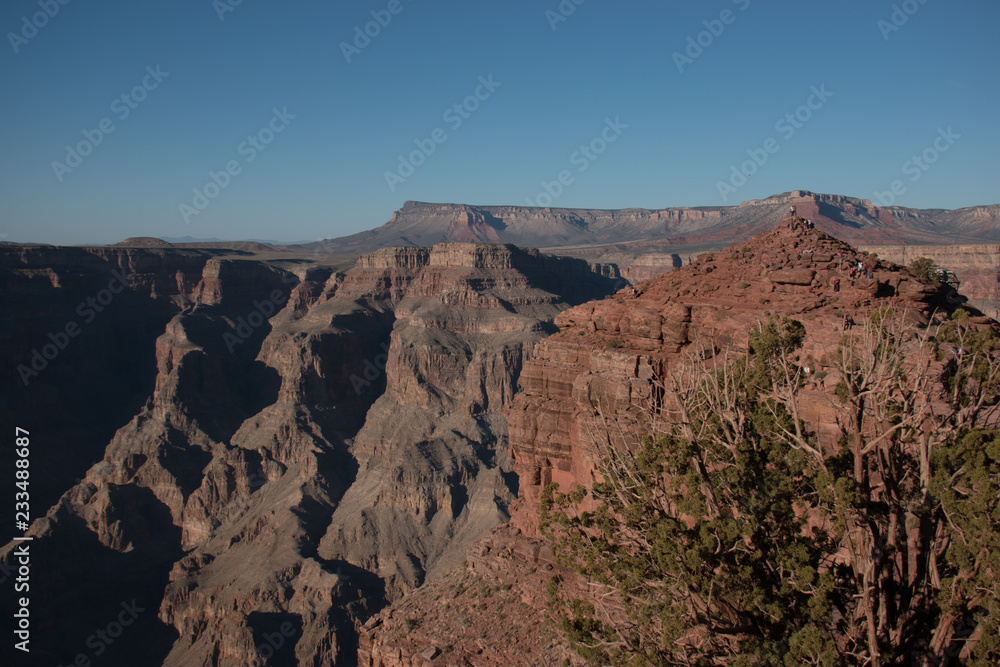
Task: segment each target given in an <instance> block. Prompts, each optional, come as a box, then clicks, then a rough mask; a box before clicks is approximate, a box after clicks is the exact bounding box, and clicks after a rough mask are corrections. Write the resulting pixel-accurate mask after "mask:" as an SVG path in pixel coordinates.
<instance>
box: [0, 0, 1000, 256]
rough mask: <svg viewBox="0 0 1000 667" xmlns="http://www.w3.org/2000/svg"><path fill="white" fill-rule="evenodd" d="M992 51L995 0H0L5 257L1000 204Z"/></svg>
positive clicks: (997, 53)
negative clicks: (452, 229)
mask: <svg viewBox="0 0 1000 667" xmlns="http://www.w3.org/2000/svg"><path fill="white" fill-rule="evenodd" d="M63 1H66V0H63ZM237 2H238V3H239V4H236V3H237ZM578 2H579V3H580V4H576V3H578ZM894 4H895V6H896V8H897V9H896V10H895V16H894V7H893V5H894ZM560 7H561V8H562V9H561V10H560ZM46 8H47V11H48V12H49V14H52V15H51V16H48V15H46V14H45V11H46ZM393 11H395V13H393ZM372 12H375V14H374V16H373V14H372ZM378 19H381V21H382V23H384V24H385V25H384V26H383V25H379V24H378V23H370V22H373V21H376V20H378ZM894 19H895V21H894ZM904 20H905V21H904ZM880 21H881V22H882V23H880ZM369 23H370V24H369ZM366 24H369V25H367V26H366ZM39 26H40V27H39ZM366 28H367V31H368V32H369V33H370V34H374V35H375V36H374V37H367V36H366V37H359V34H363V33H364V31H365V30H366ZM998 28H1000V3H998V2H996V1H995V0H950V1H949V2H945V1H944V0H906V2H900V1H899V0H896V2H891V1H888V0H886V1H879V0H846V1H844V0H841V1H838V2H817V1H816V0H800V1H798V2H790V1H787V0H785V1H771V2H764V0H711V1H699V2H663V1H662V0H657V1H646V0H641V1H633V2H624V1H620V2H612V1H611V0H582V1H581V0H575V1H574V0H562V2H561V3H560V1H559V0H532V1H528V0H506V1H503V2H476V1H471V2H470V1H468V0H466V1H465V2H459V1H458V0H439V1H431V0H366V1H353V0H347V1H344V2H332V1H328V0H327V1H320V0H290V1H289V0H286V1H285V2H277V1H276V0H242V1H241V2H240V0H215V1H214V2H213V0H170V1H167V0H162V1H160V2H153V1H150V0H145V1H137V0H68V3H67V4H65V5H64V4H60V0H5V1H4V2H3V3H2V7H0V30H2V32H3V34H4V39H3V43H2V44H0V82H2V88H0V90H2V95H0V121H2V122H0V238H5V239H6V240H9V241H25V242H27V241H33V242H47V243H64V244H78V243H113V242H116V241H119V240H122V239H124V238H126V237H129V236H159V237H183V236H193V237H199V238H223V239H248V238H260V239H273V240H278V241H289V242H290V241H302V240H304V241H313V240H317V239H320V238H330V237H336V236H342V235H346V234H351V233H354V232H357V231H361V230H364V229H370V228H372V227H375V226H378V225H381V224H383V223H384V222H386V221H387V220H388V219H389V218H390V216H391V215H392V212H393V211H394V210H396V209H397V208H399V207H400V206H402V204H403V202H404V201H406V200H419V201H431V202H458V203H468V204H520V205H526V204H527V203H528V202H529V200H530V201H531V202H538V201H539V195H544V196H543V197H542V198H541V202H540V203H542V204H546V203H550V202H551V205H552V206H559V207H581V208H622V207H633V206H634V207H644V208H661V207H668V206H704V205H720V204H735V203H739V202H740V201H742V200H745V199H755V198H761V197H766V196H768V195H771V194H777V193H781V192H786V191H789V190H794V189H807V190H813V191H816V192H825V193H832V194H844V195H850V196H856V197H862V198H874V195H875V193H876V192H888V191H889V190H890V188H891V184H892V183H893V181H899V182H900V183H901V184H902V185H903V187H902V188H901V194H898V195H892V197H893V198H894V200H895V201H896V203H898V204H900V205H904V206H912V207H920V208H959V207H963V206H971V205H977V204H992V203H998V202H1000V193H998V187H997V184H998V182H1000V180H998V171H1000V169H998V158H1000V130H998V109H1000V94H998V89H1000V77H998V65H1000V40H998V39H997V37H996V35H997V30H998ZM713 33H714V34H713ZM689 38H690V40H691V41H689ZM698 42H701V45H698ZM345 44H349V45H350V47H349V48H347V47H345ZM692 44H694V46H692ZM675 54H680V55H675ZM484 81H485V82H486V84H484V83H482V82H484ZM813 90H816V91H819V92H820V93H821V94H820V95H816V94H815V93H814V92H813ZM477 93H478V98H477V97H476V95H477ZM123 95H124V96H125V97H124V98H123ZM456 104H458V105H459V107H458V109H457V110H456V109H455V105H456ZM810 104H811V106H812V108H810V106H809V105H810ZM786 114H791V115H792V116H791V119H790V120H789V119H788V118H786ZM293 116H294V117H293ZM277 130H280V131H277ZM769 139H770V140H771V141H770V142H768V140H769ZM268 142H269V143H268ZM67 147H69V148H70V150H67ZM581 147H583V148H584V150H581ZM432 149H433V152H432ZM767 149H770V151H769V150H767ZM414 151H416V153H414ZM401 155H402V156H403V158H404V160H405V164H402V165H401V164H400V156H401ZM754 156H756V158H757V163H756V164H755V163H748V164H743V163H744V162H746V161H747V160H751V159H752V157H754ZM913 156H917V157H918V158H920V161H919V162H914V161H912V160H911V158H913ZM921 156H923V157H924V158H926V159H928V160H929V161H930V162H929V163H928V162H924V161H923V158H921ZM54 163H55V164H54ZM414 163H417V165H418V166H415V164H414ZM227 167H229V168H230V169H231V171H230V173H226V170H227ZM411 168H412V173H411ZM734 168H735V169H736V170H737V171H738V170H739V169H741V168H742V169H744V171H745V172H746V173H749V176H744V175H741V174H735V175H734V173H733V170H734ZM387 172H388V173H389V174H391V176H388V177H387ZM211 173H214V174H215V179H214V181H215V182H214V183H213V179H212V177H211V175H210V174H211ZM560 174H562V178H563V183H559V178H560ZM543 182H544V183H547V184H548V188H547V189H548V192H547V191H546V188H545V187H544V186H543ZM723 184H724V185H723ZM730 188H732V189H730ZM196 189H197V190H198V191H199V192H200V193H201V194H196V193H195V192H194V191H195V190H196ZM882 203H888V202H887V201H883V202H882ZM3 235H6V236H3Z"/></svg>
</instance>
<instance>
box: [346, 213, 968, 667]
mask: <svg viewBox="0 0 1000 667" xmlns="http://www.w3.org/2000/svg"><path fill="white" fill-rule="evenodd" d="M859 261H860V262H862V263H867V264H870V265H871V267H872V272H873V277H872V278H871V279H868V278H867V277H865V278H857V279H851V278H850V277H849V275H848V269H849V267H850V266H851V265H856V263H857V262H859ZM838 279H839V281H840V290H839V291H837V290H835V289H834V281H835V280H838ZM640 291H641V294H640V295H639V296H638V298H632V297H631V294H630V290H623V291H622V292H619V293H618V294H617V295H616V296H614V297H613V298H612V297H609V298H605V299H604V300H600V301H593V302H590V303H586V304H583V305H580V306H577V307H576V308H572V309H570V310H567V311H566V312H564V313H562V314H560V315H559V317H558V318H556V324H557V325H558V327H559V333H557V334H555V335H553V336H551V337H550V338H547V339H546V340H544V341H543V342H541V343H540V344H539V345H538V346H536V348H535V354H534V355H533V357H532V359H531V361H529V362H528V363H527V365H526V366H525V368H524V371H523V372H522V373H521V376H520V391H519V393H518V394H517V396H516V397H515V399H514V401H513V403H512V404H511V407H510V408H509V409H508V410H507V412H506V414H507V420H508V428H509V433H510V445H511V454H512V456H513V458H514V461H515V471H516V472H517V473H518V477H519V480H520V487H519V493H518V501H517V503H516V505H515V507H514V509H513V512H512V514H513V516H512V520H511V522H510V523H509V524H508V525H505V526H503V527H500V528H498V529H497V530H495V531H494V532H493V533H492V534H491V535H490V536H489V537H487V538H486V539H484V540H482V541H480V542H479V543H477V544H476V545H475V546H474V547H473V548H472V549H471V550H470V553H469V557H468V563H467V565H466V567H464V568H460V569H459V570H457V571H455V572H453V573H451V574H449V575H448V577H446V578H444V579H442V580H440V581H439V582H436V583H434V584H432V585H430V586H428V587H426V588H422V589H420V590H419V591H417V593H415V594H413V595H412V596H410V597H408V598H406V599H405V600H404V601H403V603H401V604H398V605H394V606H393V607H391V608H389V609H388V610H386V611H384V612H383V613H381V614H379V615H378V616H377V617H376V618H375V619H373V620H372V621H371V622H370V623H369V625H368V626H367V627H366V631H365V633H364V635H363V637H362V658H363V661H362V664H366V665H372V666H374V667H398V666H402V665H409V664H442V665H491V664H505V665H534V664H559V663H561V662H562V661H563V660H567V659H568V660H569V661H570V663H571V664H582V661H581V660H580V659H579V657H578V656H574V655H571V654H569V652H568V651H567V643H566V641H565V639H564V638H560V636H559V633H558V631H556V630H555V628H556V626H557V619H555V618H553V617H552V616H551V615H550V614H549V613H548V611H547V609H548V608H549V606H550V604H549V601H548V594H547V592H546V588H547V585H548V582H549V581H550V580H551V579H552V577H553V576H556V575H558V576H559V577H561V578H562V579H563V583H562V584H561V587H563V589H564V591H566V590H568V591H569V592H568V593H563V594H565V595H566V596H567V599H572V598H573V597H584V598H586V597H587V596H588V595H589V594H588V589H587V586H586V582H583V581H579V580H578V579H577V578H576V577H575V576H574V575H573V574H572V573H570V572H566V571H561V570H560V569H559V568H558V567H555V566H554V562H553V559H552V556H551V551H550V547H549V545H548V543H547V542H546V540H544V539H543V538H541V537H540V536H539V534H538V531H537V523H538V517H539V499H540V495H541V491H542V489H543V488H544V486H545V485H547V484H549V483H550V482H557V483H558V484H559V485H560V486H561V487H563V488H564V489H567V488H571V487H572V486H574V485H576V484H584V485H586V486H589V485H590V484H592V483H593V481H594V476H595V463H596V459H597V456H598V455H597V447H596V446H595V438H597V439H599V438H601V436H602V434H603V433H604V432H605V431H606V429H607V428H608V426H607V424H608V423H610V424H615V425H616V428H622V429H623V430H625V431H628V429H629V425H630V424H638V423H643V421H642V420H643V415H644V413H643V410H644V409H645V408H646V407H647V406H648V405H649V403H650V397H651V395H652V394H653V392H655V391H656V390H657V389H656V387H657V385H656V380H657V379H658V378H662V377H664V375H665V373H666V372H667V371H668V369H669V368H670V367H671V366H672V365H673V364H674V363H676V362H677V361H678V360H679V359H680V358H681V357H682V356H683V355H685V354H687V353H690V352H691V351H692V350H706V351H707V353H708V354H712V353H713V352H716V351H719V350H722V349H725V348H731V349H734V350H740V349H742V348H743V347H744V346H745V345H746V342H747V334H748V332H749V330H750V328H751V327H752V326H753V325H754V324H755V323H756V322H758V321H760V320H762V319H764V318H765V317H766V315H767V314H768V313H778V314H781V315H787V316H790V317H793V318H795V319H796V320H799V321H801V322H802V323H803V324H804V325H805V328H806V331H807V335H806V339H805V343H804V347H803V349H802V351H801V354H802V357H803V365H808V366H809V367H810V368H811V369H812V370H813V371H814V372H813V373H812V374H811V375H810V376H809V380H808V382H807V386H806V388H805V389H804V390H803V392H802V394H801V399H800V400H801V405H802V407H803V408H804V409H805V414H804V415H803V417H804V419H805V420H806V421H807V422H808V423H810V424H813V425H815V426H816V428H817V435H818V437H819V438H820V439H822V440H826V441H827V442H831V441H836V440H837V439H838V437H839V430H838V428H837V425H836V423H835V420H834V408H833V404H832V398H831V394H832V388H833V386H834V385H835V384H836V382H837V377H836V373H835V371H834V368H833V361H834V360H833V358H832V356H831V355H833V354H834V353H835V352H834V351H835V349H836V345H837V340H838V339H839V337H840V336H841V335H842V327H843V323H844V317H845V315H851V316H852V317H853V318H854V319H855V320H857V321H858V322H861V321H863V320H864V318H865V317H866V316H867V314H868V313H870V312H871V311H872V310H873V309H875V308H876V307H879V306H884V305H889V306H892V307H894V308H896V309H898V310H901V311H905V312H906V313H907V314H908V317H909V318H911V320H912V321H914V322H918V323H920V322H923V323H926V322H927V321H928V319H929V318H930V317H932V316H933V313H934V309H935V308H948V307H949V306H948V295H947V294H944V293H941V292H939V291H938V290H937V289H935V288H932V287H929V286H926V285H924V284H921V283H920V282H919V281H917V280H916V279H914V278H913V277H912V276H911V275H910V274H909V273H908V272H907V271H906V270H905V269H902V268H900V267H898V266H895V265H892V264H889V263H887V262H885V261H883V260H879V259H877V258H875V257H874V256H871V255H866V254H864V253H862V252H860V251H858V250H856V249H854V248H852V247H850V246H848V245H847V244H845V243H843V242H841V241H839V240H836V239H834V238H833V237H831V236H829V235H827V234H825V233H824V232H821V231H818V230H813V231H794V232H793V231H792V230H791V229H790V228H789V225H788V222H787V221H786V223H783V224H782V225H781V226H779V227H778V228H776V229H773V230H771V231H767V232H764V233H762V234H760V235H758V236H756V237H754V238H753V239H751V240H750V241H748V242H747V243H745V244H742V245H734V246H732V247H730V248H728V249H726V250H723V251H720V252H715V253H707V254H704V255H702V256H700V257H699V258H698V259H697V260H696V261H695V262H693V263H692V264H690V265H689V266H685V267H684V268H683V269H680V270H678V271H676V272H674V273H670V274H667V275H663V276H661V277H659V278H656V279H654V280H651V281H648V282H646V283H644V284H642V285H641V286H640ZM470 587H471V588H473V589H476V588H479V589H481V590H482V591H484V593H481V594H480V595H478V596H477V595H475V594H473V595H471V596H470V594H469V592H468V589H469V588H470ZM486 612H488V613H489V614H490V618H494V619H498V618H499V619H503V622H502V624H501V627H502V628H503V629H504V630H505V631H506V632H508V633H509V634H512V635H514V636H517V637H519V638H528V637H532V636H533V635H534V636H537V637H538V640H537V641H532V640H531V639H525V640H522V641H518V642H516V643H515V642H510V641H509V640H505V639H504V638H503V637H502V636H500V635H499V634H498V632H497V631H496V630H495V629H494V628H493V626H492V625H491V623H490V622H489V621H488V620H486V619H484V618H483V616H482V615H483V613H486ZM414 618H419V619H420V625H419V626H418V627H410V626H412V625H413V623H412V621H411V620H409V619H414ZM536 628H542V629H541V630H540V631H538V632H537V633H536ZM481 633H486V636H487V637H488V638H489V639H488V641H486V642H483V641H482V640H480V639H479V637H478V635H479V634H481ZM431 655H439V657H436V658H435V659H434V661H433V662H429V663H428V662H425V660H426V658H427V656H431ZM411 660H412V661H413V662H411Z"/></svg>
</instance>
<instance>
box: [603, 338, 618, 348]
mask: <svg viewBox="0 0 1000 667" xmlns="http://www.w3.org/2000/svg"><path fill="white" fill-rule="evenodd" d="M621 346H622V342H621V341H620V340H619V339H617V338H609V339H608V340H607V341H606V342H605V343H604V347H605V348H607V349H609V350H617V349H618V348H620V347H621Z"/></svg>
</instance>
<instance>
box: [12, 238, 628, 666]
mask: <svg viewBox="0 0 1000 667" xmlns="http://www.w3.org/2000/svg"><path fill="white" fill-rule="evenodd" d="M6 252H7V253H8V254H6V255H4V256H3V263H2V266H0V270H2V276H3V280H4V285H5V288H6V290H5V293H6V294H8V295H9V296H10V299H11V301H10V303H11V304H12V307H14V308H16V309H17V311H16V312H18V313H19V314H23V316H22V317H21V319H20V320H19V323H18V324H17V325H14V324H13V323H11V322H8V323H7V324H6V325H5V328H4V329H3V332H2V338H0V342H2V343H3V345H4V347H5V349H6V350H8V354H7V355H6V357H5V358H8V359H11V360H12V365H11V367H10V368H9V371H10V373H11V376H13V377H17V372H18V370H17V369H18V367H22V366H25V365H26V364H27V367H28V368H30V364H31V360H32V350H34V349H42V348H43V347H44V346H45V345H46V344H49V341H50V337H49V336H48V334H49V333H55V332H58V331H60V330H65V326H66V324H67V322H68V321H70V320H74V321H75V320H77V319H81V322H80V327H81V330H82V332H81V333H79V334H78V335H75V336H73V337H72V339H71V340H70V343H69V344H68V345H67V347H66V349H65V350H64V351H61V352H60V353H59V354H57V355H56V357H55V358H54V359H51V360H49V364H50V365H49V366H48V367H46V368H43V369H42V371H41V372H39V374H38V376H37V377H29V381H28V384H27V386H18V387H14V388H13V389H12V390H10V391H9V394H8V397H9V398H10V399H11V401H12V402H11V403H6V404H9V405H13V406H15V408H16V410H17V411H16V412H15V411H13V410H11V411H9V412H8V414H7V415H5V416H6V417H7V418H8V419H9V420H10V421H9V422H7V423H15V422H16V423H17V425H19V426H21V427H22V428H26V429H28V430H29V431H30V432H31V434H32V438H33V441H32V442H33V447H36V449H33V450H32V451H33V459H32V471H33V472H32V474H33V477H32V479H33V480H34V479H36V478H37V479H38V480H39V489H40V490H39V493H38V495H35V496H32V508H33V510H34V513H35V515H42V514H45V516H44V517H43V518H38V519H36V520H35V521H34V523H33V524H32V526H31V528H30V530H29V531H28V534H29V535H30V536H32V537H33V538H34V541H33V542H32V543H31V544H32V549H33V552H34V553H35V554H36V555H35V556H34V559H33V561H32V610H33V617H32V618H33V623H34V626H33V632H34V637H35V638H36V640H37V641H38V644H37V646H38V650H37V652H38V655H39V656H41V657H40V658H39V659H42V660H45V661H48V662H50V663H51V664H69V663H71V662H73V661H75V660H77V659H78V657H79V656H81V655H82V656H83V657H84V658H85V659H94V658H96V657H97V655H98V654H97V648H95V646H94V640H93V633H94V631H95V629H96V628H101V627H104V626H106V625H108V623H109V622H114V619H115V618H117V617H118V614H120V613H122V609H123V605H128V606H129V609H131V610H133V611H134V612H135V617H136V618H135V621H134V624H133V625H132V626H130V628H129V629H128V630H127V631H126V632H124V633H123V634H122V636H121V638H120V639H116V641H114V642H113V645H108V646H104V647H103V648H102V649H101V653H100V655H103V656H104V657H103V659H104V660H113V661H116V662H117V663H118V664H123V663H125V664H127V663H129V662H135V663H140V662H141V663H142V664H165V665H184V666H185V667H187V666H189V665H268V664H275V665H285V664H316V665H318V664H330V663H336V664H352V663H353V662H354V661H355V659H356V652H357V642H358V628H359V627H360V626H361V624H362V623H364V621H365V620H367V619H368V618H369V617H370V616H371V615H372V614H373V613H375V612H376V611H377V610H378V609H380V608H382V607H383V606H384V605H385V604H387V603H389V602H391V601H393V600H395V599H397V598H399V597H400V596H401V595H402V594H403V593H404V592H406V591H408V590H411V589H412V588H413V587H415V586H417V585H420V584H421V583H424V582H425V581H428V580H432V579H434V577H437V576H439V575H440V574H442V573H444V572H446V571H448V570H450V569H452V568H454V566H456V565H457V564H458V563H460V562H461V561H462V559H463V558H465V553H466V551H467V549H468V547H469V546H470V545H471V544H473V543H474V542H476V541H477V540H479V539H480V538H482V537H483V536H484V535H486V534H487V532H488V531H489V530H490V529H491V528H493V527H494V526H496V525H497V524H498V523H500V522H502V521H505V520H506V518H507V517H508V508H509V505H510V503H511V502H512V501H513V499H514V498H515V497H516V494H517V490H518V489H517V479H516V477H515V476H514V475H513V474H512V466H513V463H512V461H511V460H510V458H509V455H508V451H509V448H508V446H507V433H506V424H505V421H504V419H503V415H502V411H503V409H504V408H506V407H507V405H509V404H510V402H511V400H512V397H513V395H514V392H515V389H516V386H517V381H518V377H519V375H520V372H521V369H522V368H523V366H524V364H525V363H526V362H527V360H528V359H529V358H530V356H531V354H532V351H533V348H534V346H535V345H536V344H537V343H538V342H539V341H540V340H541V339H543V338H544V337H545V336H547V335H549V334H550V333H551V332H552V331H554V325H553V320H554V318H555V317H556V316H557V315H558V314H559V313H560V312H562V311H563V310H565V309H566V308H568V307H570V306H571V305H575V304H578V303H581V302H583V301H587V300H590V299H592V298H595V297H600V296H601V295H603V294H606V293H607V292H608V291H609V290H610V289H611V287H612V286H613V285H614V280H613V279H612V278H609V277H606V276H603V275H600V274H598V273H595V272H593V271H591V270H590V268H589V267H588V265H587V263H586V262H584V261H582V260H574V259H568V258H552V257H548V256H545V255H541V254H539V253H537V252H536V251H525V250H520V249H517V248H514V247H512V246H504V245H485V246H484V245H477V246H471V245H462V244H446V245H441V246H438V247H435V248H430V249H414V248H407V249H401V250H389V249H387V250H381V251H378V252H376V253H374V254H373V255H370V256H366V257H363V258H361V260H359V261H358V262H357V264H356V266H354V267H353V268H350V269H346V270H345V267H337V266H317V265H315V264H314V263H311V262H302V261H292V260H288V261H276V262H265V261H259V260H257V259H254V258H252V257H246V256H243V255H240V254H239V253H232V252H224V251H219V250H177V249H151V248H148V249H138V248H107V249H57V248H48V249H32V248H19V249H16V250H11V249H6ZM115 272H125V273H127V275H125V276H124V277H123V278H122V279H121V282H122V283H123V284H122V285H119V283H117V282H116V283H113V284H112V286H111V288H108V287H107V285H108V283H109V281H111V280H113V279H115V276H116V275H117V273H115ZM106 289H108V290H109V291H108V294H105V293H104V292H103V290H106ZM109 296H110V299H108V297H109ZM91 297H93V298H95V299H96V300H97V302H98V305H100V301H101V300H102V299H103V300H108V303H107V304H106V305H104V306H102V307H103V309H104V310H103V311H102V312H100V313H98V315H99V316H98V317H95V318H94V320H93V322H92V323H89V324H87V326H84V324H85V323H84V322H83V321H82V316H79V315H77V314H76V313H75V310H76V306H77V304H78V303H80V302H84V303H86V300H87V299H88V298H91ZM88 327H89V328H88ZM57 338H58V336H57ZM53 344H55V343H53ZM48 351H49V352H51V350H48ZM39 365H40V364H39ZM123 397H124V398H123ZM95 410H96V411H98V414H97V415H90V414H89V412H90V411H95ZM101 410H104V411H105V413H111V415H112V418H111V419H108V418H105V416H104V413H102V412H100V411H101ZM44 480H48V481H47V482H45V481H44ZM33 489H34V487H33ZM46 494H47V495H46ZM46 510H47V512H46ZM12 531H13V527H12ZM20 532H21V531H18V533H20ZM14 548H15V545H14V544H13V543H12V544H8V545H7V546H6V547H4V548H3V549H2V550H0V555H2V565H3V566H5V567H9V566H10V565H11V564H12V563H13V558H14V557H13V550H14ZM5 611H6V609H5ZM8 650H12V649H11V648H10V646H9V644H8V645H7V646H5V648H4V651H8Z"/></svg>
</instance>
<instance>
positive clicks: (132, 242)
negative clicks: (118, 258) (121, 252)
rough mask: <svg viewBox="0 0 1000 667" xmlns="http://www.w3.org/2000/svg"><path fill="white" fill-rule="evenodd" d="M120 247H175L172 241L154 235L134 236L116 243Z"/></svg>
mask: <svg viewBox="0 0 1000 667" xmlns="http://www.w3.org/2000/svg"><path fill="white" fill-rule="evenodd" d="M115 246H116V247H119V248H173V247H174V246H173V244H172V243H168V242H167V241H164V240H163V239H158V238H156V237H153V236H133V237H132V238H127V239H125V240H124V241H120V242H118V243H116V244H115Z"/></svg>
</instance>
